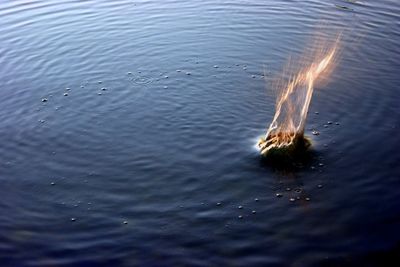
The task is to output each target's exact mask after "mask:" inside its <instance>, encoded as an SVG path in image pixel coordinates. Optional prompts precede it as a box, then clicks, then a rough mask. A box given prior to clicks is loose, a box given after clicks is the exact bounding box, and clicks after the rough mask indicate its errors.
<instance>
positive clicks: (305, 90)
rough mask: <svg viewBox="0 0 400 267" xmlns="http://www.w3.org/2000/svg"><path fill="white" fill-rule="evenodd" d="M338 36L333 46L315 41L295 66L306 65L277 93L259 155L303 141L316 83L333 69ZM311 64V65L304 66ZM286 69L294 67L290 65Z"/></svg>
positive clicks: (281, 83)
mask: <svg viewBox="0 0 400 267" xmlns="http://www.w3.org/2000/svg"><path fill="white" fill-rule="evenodd" d="M339 41H340V36H338V37H337V38H336V40H335V41H334V42H333V45H330V46H329V45H327V43H326V42H322V41H321V40H318V41H317V42H316V44H315V46H314V47H313V48H312V49H310V50H311V51H310V52H309V53H308V55H307V56H306V57H304V58H303V59H302V60H301V61H299V62H298V65H302V66H304V65H306V66H307V67H303V68H301V70H300V71H298V72H297V73H296V74H295V75H292V76H291V78H289V80H288V81H287V82H286V83H284V82H282V81H281V82H280V85H278V88H276V89H278V90H279V92H281V93H280V95H279V96H278V98H277V103H276V112H275V115H274V118H273V120H272V123H271V124H270V126H269V128H268V131H267V133H266V135H265V137H264V138H262V139H261V140H260V141H259V142H258V147H259V149H260V151H261V154H267V153H268V151H270V150H271V149H273V148H278V149H279V148H285V147H290V146H292V145H294V143H295V142H296V139H298V138H304V137H303V136H304V127H305V121H306V118H307V113H308V108H309V106H310V102H311V97H312V94H313V91H314V85H315V82H316V80H317V79H318V80H319V79H321V78H322V76H323V75H325V76H327V75H328V74H329V72H330V71H331V70H332V69H333V65H334V64H333V63H334V60H335V58H336V56H337V54H338V49H339ZM309 60H311V63H308V64H307V63H306V62H307V61H309ZM289 67H293V66H292V65H290V64H289Z"/></svg>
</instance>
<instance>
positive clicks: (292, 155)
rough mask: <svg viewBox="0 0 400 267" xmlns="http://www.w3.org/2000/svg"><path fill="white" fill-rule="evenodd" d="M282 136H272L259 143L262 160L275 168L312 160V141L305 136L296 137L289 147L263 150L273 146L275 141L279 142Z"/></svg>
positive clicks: (273, 147)
mask: <svg viewBox="0 0 400 267" xmlns="http://www.w3.org/2000/svg"><path fill="white" fill-rule="evenodd" d="M279 138H280V136H279V135H278V136H277V135H272V136H268V138H263V139H261V140H260V141H259V143H258V146H259V148H260V149H261V155H262V160H263V161H265V162H268V163H270V164H272V165H274V166H277V167H279V166H283V167H285V166H292V165H298V164H302V163H304V162H307V161H308V160H309V158H310V155H311V153H310V151H309V147H310V146H311V141H310V140H309V139H308V138H306V137H305V136H304V135H300V134H298V135H296V136H295V137H294V138H293V141H292V142H290V143H289V144H288V145H281V146H278V145H276V146H271V148H269V149H268V150H265V149H264V150H263V148H265V147H266V146H267V145H270V144H272V142H273V141H271V140H274V141H275V142H276V140H279Z"/></svg>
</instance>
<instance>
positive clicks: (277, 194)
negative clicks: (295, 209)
mask: <svg viewBox="0 0 400 267" xmlns="http://www.w3.org/2000/svg"><path fill="white" fill-rule="evenodd" d="M275 196H276V197H282V196H283V195H282V194H281V193H276V194H275Z"/></svg>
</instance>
